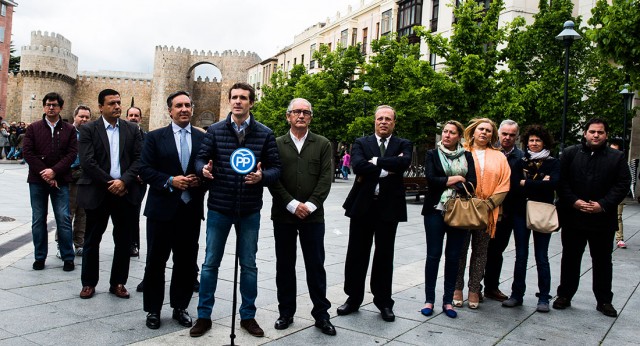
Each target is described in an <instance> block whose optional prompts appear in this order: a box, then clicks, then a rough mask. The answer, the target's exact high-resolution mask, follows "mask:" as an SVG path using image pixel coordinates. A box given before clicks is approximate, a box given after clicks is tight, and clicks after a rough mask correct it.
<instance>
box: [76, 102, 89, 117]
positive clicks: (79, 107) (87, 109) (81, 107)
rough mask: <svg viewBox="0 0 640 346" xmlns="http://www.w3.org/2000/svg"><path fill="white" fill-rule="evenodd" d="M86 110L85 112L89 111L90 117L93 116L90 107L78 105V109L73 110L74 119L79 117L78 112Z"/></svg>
mask: <svg viewBox="0 0 640 346" xmlns="http://www.w3.org/2000/svg"><path fill="white" fill-rule="evenodd" d="M81 109H82V110H85V111H89V115H91V108H89V106H85V105H78V107H76V109H74V110H73V117H74V118H75V116H76V115H78V112H80V110H81Z"/></svg>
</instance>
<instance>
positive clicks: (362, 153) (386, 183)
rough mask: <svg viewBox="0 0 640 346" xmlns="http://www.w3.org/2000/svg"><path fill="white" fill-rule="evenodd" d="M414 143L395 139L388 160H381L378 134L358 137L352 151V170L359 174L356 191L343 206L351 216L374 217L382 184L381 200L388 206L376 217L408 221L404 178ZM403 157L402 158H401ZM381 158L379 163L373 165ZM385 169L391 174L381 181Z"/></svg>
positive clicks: (355, 184) (385, 157)
mask: <svg viewBox="0 0 640 346" xmlns="http://www.w3.org/2000/svg"><path fill="white" fill-rule="evenodd" d="M412 150H413V146H412V145H411V142H410V141H408V140H406V139H403V138H398V137H397V136H391V139H390V140H389V143H388V145H387V148H386V150H385V154H384V157H380V147H379V146H378V142H377V140H376V136H375V135H371V136H367V137H361V138H358V139H357V140H356V142H355V144H354V145H353V149H352V151H351V167H352V168H353V172H354V173H355V174H356V180H355V182H354V184H353V188H351V191H350V192H349V195H348V196H347V199H346V201H345V202H344V204H343V205H342V207H343V208H344V209H345V215H346V216H348V217H364V216H371V215H370V211H371V210H370V207H371V204H372V203H373V198H374V193H375V188H376V185H378V184H380V192H379V194H378V199H379V200H380V201H381V203H384V204H385V205H386V206H387V207H386V209H385V212H384V213H383V214H382V215H376V217H379V218H380V219H381V220H384V221H396V222H398V221H407V203H406V200H405V193H404V183H403V182H402V177H403V175H404V172H405V171H406V170H407V168H409V165H410V164H411V153H412ZM400 154H402V156H400ZM372 157H378V162H377V163H378V164H377V165H374V164H373V163H371V162H369V160H370V159H371V158H372ZM382 169H385V170H386V171H388V172H389V175H388V176H386V177H384V178H380V172H381V170H382Z"/></svg>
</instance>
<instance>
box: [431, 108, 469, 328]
mask: <svg viewBox="0 0 640 346" xmlns="http://www.w3.org/2000/svg"><path fill="white" fill-rule="evenodd" d="M463 131H464V128H463V127H462V124H460V123H459V122H457V121H455V120H450V121H447V122H446V123H445V125H444V128H443V129H442V140H441V141H440V142H438V143H436V148H435V149H431V150H429V151H427V155H426V158H425V176H426V178H427V182H428V184H429V190H428V192H427V195H426V197H425V200H424V206H423V207H422V215H424V230H425V233H426V236H427V263H426V265H425V270H424V271H425V296H426V298H425V305H424V307H423V308H422V310H420V312H421V313H422V314H423V315H425V316H431V315H432V314H433V307H434V303H435V296H436V281H437V279H438V268H439V265H440V258H441V257H442V246H443V244H444V236H445V234H446V235H447V244H446V247H445V264H444V295H443V297H442V310H443V311H444V313H445V314H446V315H447V316H448V317H451V318H456V316H457V313H456V312H455V310H453V305H452V304H453V290H454V288H455V284H456V276H457V274H458V259H459V258H460V249H461V248H462V244H463V242H464V238H465V235H466V234H467V233H468V231H467V230H462V229H456V228H453V227H450V226H448V225H447V224H445V222H444V217H443V212H444V209H445V207H444V205H445V203H446V202H447V201H448V200H449V199H451V198H453V197H455V195H456V194H466V192H465V191H466V190H465V187H466V189H467V190H469V191H473V190H472V189H473V187H474V186H475V185H476V172H475V168H474V167H475V166H474V164H473V156H472V155H471V153H470V152H467V151H465V150H464V148H463V147H462V145H461V144H460V139H461V138H462V132H463ZM463 184H464V185H466V186H463Z"/></svg>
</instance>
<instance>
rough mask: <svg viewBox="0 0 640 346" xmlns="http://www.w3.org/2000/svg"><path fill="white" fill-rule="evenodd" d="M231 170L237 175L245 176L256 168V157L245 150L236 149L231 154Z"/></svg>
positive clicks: (251, 152)
mask: <svg viewBox="0 0 640 346" xmlns="http://www.w3.org/2000/svg"><path fill="white" fill-rule="evenodd" d="M230 160H231V168H233V170H234V171H236V173H238V174H247V173H249V172H251V171H252V170H253V168H254V167H255V166H256V156H255V155H254V154H253V151H251V150H249V149H247V148H238V149H236V151H234V152H233V154H231V159H230Z"/></svg>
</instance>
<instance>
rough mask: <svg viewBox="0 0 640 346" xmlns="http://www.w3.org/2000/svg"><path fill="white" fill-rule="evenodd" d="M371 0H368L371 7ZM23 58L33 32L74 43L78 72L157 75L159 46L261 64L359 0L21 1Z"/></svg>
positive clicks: (18, 22) (17, 26) (17, 31)
mask: <svg viewBox="0 0 640 346" xmlns="http://www.w3.org/2000/svg"><path fill="white" fill-rule="evenodd" d="M370 1H371V0H366V2H367V3H369V2H370ZM16 2H17V3H18V6H17V7H16V8H15V12H14V16H13V29H12V34H13V38H12V41H13V44H14V46H15V48H16V52H17V54H20V51H21V47H22V46H24V45H29V43H30V40H31V32H32V31H37V30H41V31H43V32H44V31H48V32H56V33H59V34H61V35H63V36H64V37H65V38H67V39H68V40H70V41H71V50H72V53H73V54H75V55H76V56H77V57H78V65H79V66H78V70H79V71H99V70H110V71H127V72H143V73H152V72H153V57H154V54H155V47H156V46H158V45H160V46H164V45H166V46H174V47H178V46H180V47H183V48H188V49H190V50H192V51H193V50H198V51H200V50H204V51H205V52H206V51H209V50H211V51H212V52H215V51H219V52H222V51H224V50H227V49H230V50H238V51H241V50H244V51H252V52H256V53H258V55H259V56H260V58H261V59H266V58H268V57H271V56H273V55H275V54H276V53H277V52H278V51H279V50H280V49H282V48H284V47H285V46H287V45H289V44H291V43H293V37H294V35H296V34H298V33H300V32H302V31H303V30H304V29H306V28H308V27H310V26H312V25H313V24H315V23H317V22H324V21H325V20H326V18H327V17H330V18H332V19H333V18H334V17H335V15H336V12H337V11H340V12H341V13H342V14H345V13H346V11H347V6H348V5H352V6H353V9H354V10H355V9H356V8H358V7H359V4H360V0H271V1H265V0H181V1H168V0H109V1H100V0H65V1H51V0H16Z"/></svg>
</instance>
